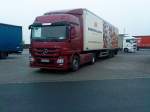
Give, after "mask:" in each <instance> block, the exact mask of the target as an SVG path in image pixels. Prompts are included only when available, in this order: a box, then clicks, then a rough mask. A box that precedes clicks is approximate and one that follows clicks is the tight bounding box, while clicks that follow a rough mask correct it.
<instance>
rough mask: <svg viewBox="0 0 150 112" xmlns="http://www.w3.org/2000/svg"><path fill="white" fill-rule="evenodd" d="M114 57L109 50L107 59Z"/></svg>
mask: <svg viewBox="0 0 150 112" xmlns="http://www.w3.org/2000/svg"><path fill="white" fill-rule="evenodd" d="M114 55H115V54H114V51H112V50H111V51H109V55H108V57H109V58H112V57H114Z"/></svg>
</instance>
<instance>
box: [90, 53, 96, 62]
mask: <svg viewBox="0 0 150 112" xmlns="http://www.w3.org/2000/svg"><path fill="white" fill-rule="evenodd" d="M95 62H96V55H95V54H94V53H93V54H92V58H91V61H90V64H94V63H95Z"/></svg>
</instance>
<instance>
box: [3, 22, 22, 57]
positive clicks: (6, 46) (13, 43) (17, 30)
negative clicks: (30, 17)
mask: <svg viewBox="0 0 150 112" xmlns="http://www.w3.org/2000/svg"><path fill="white" fill-rule="evenodd" d="M22 50H23V47H22V27H21V26H15V25H9V24H3V23H0V59H4V58H7V57H8V55H9V54H10V53H21V52H22Z"/></svg>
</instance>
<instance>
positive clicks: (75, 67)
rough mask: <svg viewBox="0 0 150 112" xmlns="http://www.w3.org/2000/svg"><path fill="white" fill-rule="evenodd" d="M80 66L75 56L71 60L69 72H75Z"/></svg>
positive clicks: (77, 57)
mask: <svg viewBox="0 0 150 112" xmlns="http://www.w3.org/2000/svg"><path fill="white" fill-rule="evenodd" d="M79 66H80V59H79V56H77V55H75V56H74V57H73V59H72V63H71V70H72V71H77V70H78V69H79Z"/></svg>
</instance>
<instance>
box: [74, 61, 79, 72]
mask: <svg viewBox="0 0 150 112" xmlns="http://www.w3.org/2000/svg"><path fill="white" fill-rule="evenodd" d="M78 68H79V61H78V59H77V58H75V59H74V60H73V69H75V70H77V69H78Z"/></svg>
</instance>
